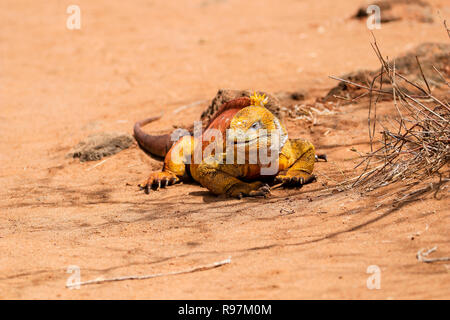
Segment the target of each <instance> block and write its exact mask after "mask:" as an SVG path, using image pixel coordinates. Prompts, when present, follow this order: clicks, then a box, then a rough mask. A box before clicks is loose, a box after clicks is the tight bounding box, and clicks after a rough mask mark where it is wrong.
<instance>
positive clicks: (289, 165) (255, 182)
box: [136, 95, 315, 198]
mask: <svg viewBox="0 0 450 320" xmlns="http://www.w3.org/2000/svg"><path fill="white" fill-rule="evenodd" d="M213 129H216V130H218V131H219V132H220V133H221V134H222V137H225V132H226V130H227V129H234V130H235V131H233V132H235V134H234V135H231V136H230V137H231V138H234V139H238V140H237V141H239V142H241V144H239V146H240V147H243V148H245V154H246V157H245V163H243V164H238V161H237V159H236V157H237V156H236V154H237V148H238V147H237V146H238V144H236V143H235V144H234V145H233V148H234V155H235V156H234V161H233V159H231V161H229V159H228V163H227V161H226V160H225V159H226V157H227V152H230V150H227V148H226V147H227V146H226V143H225V138H223V142H220V140H218V138H217V137H216V139H210V136H211V133H213ZM261 130H267V131H266V132H267V133H268V134H267V136H266V135H264V134H261V132H262V131H261ZM216 132H217V131H216ZM272 132H274V133H277V134H279V135H280V136H281V141H282V142H281V144H280V146H279V147H278V148H275V147H276V146H273V145H272V144H271V139H270V136H271V133H272ZM136 138H137V140H138V142H140V141H139V139H138V137H136ZM202 139H203V143H202V144H201V145H200V144H199V143H198V142H199V140H200V139H199V138H197V139H195V138H194V137H192V136H183V137H181V138H180V139H179V140H178V141H177V142H175V143H174V144H173V146H172V147H171V148H170V150H169V151H168V152H167V154H166V156H165V160H164V167H163V170H162V171H161V172H153V173H151V174H150V177H149V178H148V179H147V180H146V181H145V182H144V183H142V184H140V187H141V188H143V189H144V190H145V191H146V192H149V190H150V189H152V188H153V189H159V188H160V187H166V186H168V185H171V184H176V183H179V182H181V181H183V180H185V179H187V178H188V177H189V174H190V175H191V176H192V178H193V179H194V180H195V181H197V182H199V183H200V184H201V185H202V186H204V187H206V188H208V189H209V190H210V191H211V192H212V193H214V194H216V195H222V194H224V195H227V196H230V197H236V198H242V197H244V196H250V197H252V196H268V195H269V194H270V187H269V186H268V185H267V184H265V183H264V182H263V181H264V180H272V181H274V182H275V183H282V185H283V186H286V187H300V186H302V185H303V184H306V183H310V182H312V181H314V179H315V177H314V176H313V174H312V172H313V168H314V162H315V149H314V146H313V145H312V144H311V143H310V142H308V141H304V140H300V139H288V138H287V131H286V129H285V127H284V126H283V125H282V124H281V123H280V121H279V120H278V119H277V118H276V117H275V116H274V115H273V114H272V113H271V112H270V111H269V110H267V109H266V108H264V96H262V97H261V96H258V95H255V96H252V97H251V98H246V97H244V98H238V99H235V100H232V101H229V102H227V103H225V104H224V105H223V106H222V107H221V108H220V109H219V111H218V112H217V114H216V115H215V116H214V117H213V118H212V119H211V121H210V123H209V124H208V125H207V126H206V130H205V131H204V133H203V135H202ZM209 140H214V141H209ZM149 141H150V140H149ZM148 143H149V142H148V141H147V145H148ZM261 143H264V145H267V146H268V147H269V148H270V147H273V148H274V149H273V152H275V153H276V159H277V160H278V166H275V171H274V172H273V175H270V176H268V175H263V174H262V173H261V169H262V168H267V165H263V164H261V163H260V162H261V161H259V160H258V161H259V162H257V163H256V164H249V160H248V159H249V153H250V151H256V152H257V151H258V150H259V148H260V144H261ZM219 144H222V152H217V153H216V151H217V149H215V148H217V147H218V145H219ZM141 145H142V144H141ZM207 148H211V149H210V150H214V151H213V152H211V153H210V155H209V156H207V157H205V158H203V159H202V157H201V156H200V157H197V158H196V156H198V155H199V154H200V155H201V154H202V153H204V152H205V149H207ZM149 151H150V150H149ZM196 152H197V155H195V153H196ZM196 159H200V161H195V160H196ZM188 160H190V164H188V162H189V161H188ZM219 160H223V161H219ZM270 178H271V179H270Z"/></svg>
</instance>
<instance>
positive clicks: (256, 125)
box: [250, 122, 260, 129]
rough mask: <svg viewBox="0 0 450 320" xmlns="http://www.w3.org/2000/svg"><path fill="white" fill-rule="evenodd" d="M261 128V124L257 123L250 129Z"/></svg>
mask: <svg viewBox="0 0 450 320" xmlns="http://www.w3.org/2000/svg"><path fill="white" fill-rule="evenodd" d="M259 126H260V124H259V122H255V123H254V124H252V126H251V127H250V128H252V129H259Z"/></svg>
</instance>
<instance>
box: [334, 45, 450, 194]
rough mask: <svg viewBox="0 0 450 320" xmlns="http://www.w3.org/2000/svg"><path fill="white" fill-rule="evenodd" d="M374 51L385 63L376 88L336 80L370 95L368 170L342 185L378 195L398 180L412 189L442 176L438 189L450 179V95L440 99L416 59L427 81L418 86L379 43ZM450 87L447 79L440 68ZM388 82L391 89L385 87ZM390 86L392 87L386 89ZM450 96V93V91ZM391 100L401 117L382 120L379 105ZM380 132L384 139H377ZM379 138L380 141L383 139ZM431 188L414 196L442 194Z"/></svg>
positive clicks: (375, 80)
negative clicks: (380, 102) (377, 193)
mask: <svg viewBox="0 0 450 320" xmlns="http://www.w3.org/2000/svg"><path fill="white" fill-rule="evenodd" d="M372 47H373V49H374V51H375V53H376V55H377V57H378V59H379V61H380V63H381V68H380V71H379V73H378V74H376V75H375V76H374V77H373V79H372V80H371V82H370V83H368V84H359V83H355V82H352V81H350V80H345V79H340V78H334V79H336V80H340V81H343V82H345V83H346V84H347V85H350V86H356V87H358V88H360V89H364V90H365V91H366V92H367V94H368V96H369V113H368V128H369V139H370V152H368V153H366V154H361V156H362V157H363V160H362V161H361V162H360V164H358V166H357V167H362V168H363V171H362V173H361V174H360V175H359V176H358V177H355V178H354V179H351V180H349V181H346V182H345V183H343V184H342V185H341V186H343V185H345V186H347V187H360V188H361V190H362V191H363V192H367V191H372V190H375V189H377V188H379V187H382V186H386V185H389V184H392V183H395V182H398V181H402V185H404V186H406V187H407V188H411V187H412V186H415V185H417V183H418V182H423V181H426V180H428V179H429V178H430V177H433V176H439V177H440V179H439V182H438V184H437V185H435V187H436V186H437V189H438V190H439V187H440V186H441V185H442V184H445V183H446V182H448V181H450V179H449V170H448V169H449V167H448V164H449V159H450V104H449V102H448V100H447V99H448V96H447V97H445V95H444V97H441V98H438V97H436V96H435V95H434V94H433V93H432V90H431V87H430V85H429V81H428V80H427V77H426V76H425V74H424V73H423V70H422V66H421V64H420V61H419V58H417V57H416V62H417V65H418V67H419V69H420V72H421V76H422V81H420V82H418V81H412V80H409V79H408V78H407V77H405V76H404V75H402V74H401V73H399V72H398V71H397V70H396V66H395V61H389V60H388V59H385V58H384V57H383V56H382V54H381V51H380V49H379V47H378V44H377V42H376V39H375V38H374V43H373V44H372ZM434 72H436V73H437V75H439V77H441V78H442V79H443V80H444V82H445V84H446V86H447V87H448V88H450V85H449V83H448V81H447V80H446V79H445V78H444V76H443V74H442V73H441V72H440V71H439V70H438V69H437V68H434ZM386 80H388V81H387V82H388V84H389V86H387V87H388V89H385V88H384V87H383V84H384V83H386ZM385 87H386V86H385ZM447 92H449V91H447ZM386 95H388V96H390V98H391V99H392V101H393V107H394V108H395V110H396V116H395V117H394V118H392V119H389V118H388V119H383V120H381V119H378V118H377V103H378V101H380V100H381V98H383V100H386V99H384V98H385V97H386ZM377 129H381V135H380V137H379V138H377V139H375V133H376V131H377ZM377 137H378V136H377ZM435 187H433V185H431V187H430V186H429V185H427V186H426V187H425V188H422V189H420V190H422V192H420V190H419V191H418V190H416V191H414V193H410V194H408V195H415V196H417V195H420V194H423V193H424V192H428V191H432V190H436V188H435Z"/></svg>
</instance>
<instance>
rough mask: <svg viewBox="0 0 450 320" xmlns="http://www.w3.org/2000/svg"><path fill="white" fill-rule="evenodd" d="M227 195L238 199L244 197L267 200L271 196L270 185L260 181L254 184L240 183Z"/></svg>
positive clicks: (229, 190)
mask: <svg viewBox="0 0 450 320" xmlns="http://www.w3.org/2000/svg"><path fill="white" fill-rule="evenodd" d="M227 195H228V196H230V197H234V198H238V199H242V198H243V197H264V198H267V197H268V196H269V195H270V187H269V185H268V184H265V183H262V182H259V181H256V182H252V183H245V182H239V183H236V184H235V185H233V186H232V187H231V188H230V189H228V191H227Z"/></svg>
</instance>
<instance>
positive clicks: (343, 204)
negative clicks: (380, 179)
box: [0, 0, 450, 299]
mask: <svg viewBox="0 0 450 320" xmlns="http://www.w3.org/2000/svg"><path fill="white" fill-rule="evenodd" d="M73 2H74V1H66V0H60V1H35V2H30V1H25V0H2V1H1V2H0V57H1V59H0V70H1V72H0V103H1V104H0V106H1V107H0V108H1V113H0V163H1V166H0V182H1V185H2V188H1V190H0V252H1V255H0V298H3V299H9V298H19V299H26V298H32V299H35V298H51V299H60V298H68V299H86V298H89V299H92V298H94V299H102V298H113V299H117V298H132V299H134V298H146V299H147V298H149V299H174V298H189V299H191V298H193V299H197V298H206V299H211V298H219V299H222V298H228V299H230V298H244V299H245V298H268V299H272V298H275V299H276V298H286V299H296V298H319V299H325V298H350V299H358V298H363V299H373V298H374V299H401V298H408V299H416V298H426V299H435V298H446V299H448V298H450V264H449V263H437V264H425V263H420V262H418V261H417V259H416V253H417V251H418V250H419V249H421V248H430V247H433V246H438V251H437V252H436V253H434V255H436V256H449V255H450V245H449V244H450V243H449V240H450V237H449V234H450V233H449V227H448V226H449V218H450V211H449V204H450V203H449V201H448V192H447V193H445V192H444V195H445V197H444V199H442V200H440V201H438V200H436V199H434V198H433V197H432V196H428V197H427V198H425V199H423V200H421V201H417V202H414V203H410V204H407V205H405V206H402V207H396V208H394V207H392V206H390V205H388V204H386V205H383V199H384V198H385V197H387V196H389V194H390V192H391V191H390V190H387V189H381V190H379V191H377V192H376V193H375V194H373V195H372V196H370V197H367V198H362V197H361V196H360V195H359V194H358V193H357V192H346V193H338V194H331V195H327V196H324V193H323V192H321V191H320V190H323V188H324V186H323V185H324V184H325V183H331V182H333V181H335V180H340V179H341V180H342V179H343V177H345V176H349V175H351V174H353V170H352V168H353V166H354V165H355V164H356V163H357V158H356V157H355V153H354V152H351V151H350V150H349V149H350V148H352V147H355V148H357V149H358V150H367V105H364V104H355V105H349V106H345V107H341V108H340V109H339V110H340V111H339V112H338V113H337V114H336V115H332V116H326V117H325V116H324V117H321V118H319V122H318V124H317V125H315V126H311V125H307V124H306V123H305V122H302V120H295V121H294V120H288V121H287V126H288V130H289V132H290V135H291V137H303V138H307V139H310V140H311V141H312V142H313V143H314V144H315V145H316V149H317V150H318V152H320V153H322V152H325V153H327V154H328V156H329V158H330V162H328V163H322V162H321V163H318V164H317V169H316V171H317V175H318V177H319V181H318V182H317V183H314V184H311V185H308V186H306V187H304V188H302V189H301V190H281V189H280V190H275V191H274V192H273V195H272V197H271V198H269V199H267V200H264V199H243V200H240V201H239V200H234V199H223V198H217V197H215V196H212V195H211V194H209V193H208V192H207V190H206V189H203V188H201V187H200V186H198V185H195V184H184V185H179V186H174V187H171V188H168V189H166V190H161V191H159V192H153V193H151V194H150V195H145V194H144V193H143V192H141V191H139V190H138V188H137V187H136V185H137V183H138V182H141V180H142V179H143V178H145V176H146V175H148V173H149V172H150V171H151V170H156V169H158V168H161V163H160V162H159V161H157V160H155V159H152V158H150V157H149V156H147V155H146V154H145V153H144V152H142V151H141V150H140V149H139V148H138V147H136V146H134V147H132V148H130V149H128V150H125V151H123V152H121V153H119V154H117V155H115V156H113V157H110V158H107V159H108V160H107V161H106V162H104V163H102V164H101V165H99V166H97V167H93V166H94V165H95V164H96V163H98V162H86V163H80V162H79V161H78V160H74V159H68V158H66V157H65V155H66V154H67V153H68V151H69V150H70V149H71V148H72V147H73V146H74V145H76V144H77V143H78V142H79V141H80V140H82V139H84V138H85V137H86V136H88V135H89V134H91V133H95V132H107V131H123V132H129V133H131V130H132V126H133V123H134V122H135V121H136V120H138V119H142V118H144V117H147V116H151V115H155V114H159V113H160V112H161V111H164V116H163V118H162V120H161V121H158V122H155V123H154V124H153V125H152V126H149V128H148V129H147V130H149V131H151V132H158V131H162V130H167V129H170V128H172V126H173V125H189V124H192V122H193V121H194V120H197V119H198V118H199V116H200V114H201V112H202V110H203V109H204V108H205V106H206V103H203V104H198V105H196V106H195V107H192V108H188V109H186V110H184V111H183V112H181V113H177V114H174V113H173V111H174V110H176V109H177V108H179V107H180V106H183V105H186V104H190V103H192V102H195V101H199V100H210V99H212V98H213V97H214V95H215V93H216V91H217V90H218V89H219V88H236V89H259V90H265V91H268V92H278V91H293V90H298V89H304V90H307V92H308V94H309V95H310V97H313V98H314V97H317V96H320V95H322V94H324V93H325V92H326V91H327V89H329V88H330V87H332V86H333V85H334V84H335V82H334V81H333V80H331V79H329V78H328V76H329V75H341V74H343V73H346V72H350V71H353V70H357V69H360V68H369V69H374V68H376V67H378V62H377V59H376V57H375V55H374V54H373V52H372V51H371V48H370V44H369V41H370V40H371V36H370V33H369V31H368V29H367V28H366V24H365V21H356V20H352V19H350V16H351V15H352V14H354V13H355V12H356V9H357V7H358V6H359V5H360V4H361V2H359V1H345V2H344V1H339V2H336V1H334V0H323V1H306V0H304V1H299V0H295V1H294V0H285V1H264V2H261V1H253V0H252V1H245V2H244V1H237V0H223V1H219V0H193V1H159V0H158V1H157V0H154V1H144V0H133V1H106V0H97V1H88V0H77V1H76V4H78V5H79V6H80V8H81V14H82V26H81V30H75V31H71V30H68V29H67V28H66V19H67V17H68V14H67V13H66V8H67V6H68V5H69V4H72V3H73ZM337 3H339V4H337ZM430 3H431V4H432V5H433V8H434V10H435V11H434V13H435V15H434V17H435V22H434V23H419V22H417V21H398V22H393V23H389V24H383V25H382V29H381V30H376V36H377V39H378V41H379V43H380V44H381V47H382V50H383V51H384V53H385V54H386V55H389V56H390V57H393V56H396V55H398V54H400V53H403V52H405V51H406V50H408V49H411V48H413V47H414V46H415V45H418V44H420V43H423V42H426V41H435V42H446V41H448V38H447V35H446V33H445V31H444V29H443V27H442V24H441V21H439V16H438V15H437V13H436V11H437V10H439V11H440V13H439V14H440V16H441V17H446V18H447V19H448V18H449V17H450V7H449V6H448V3H447V6H446V5H445V3H446V1H430ZM388 107H389V105H388V104H387V105H386V108H388ZM325 133H326V135H325ZM228 257H231V259H232V262H231V264H228V265H226V266H222V267H220V268H217V269H214V270H207V271H202V272H197V273H191V274H184V275H178V276H171V277H161V278H155V279H149V280H139V281H124V282H114V283H105V284H100V285H91V286H85V287H82V288H81V289H79V290H69V289H67V288H66V287H65V284H66V281H67V279H68V277H69V276H70V274H68V273H67V272H66V270H67V268H68V266H70V265H76V266H79V267H80V270H81V280H82V281H83V280H90V279H94V278H97V277H115V276H122V275H133V274H138V275H143V274H150V273H159V272H171V271H177V270H183V269H188V268H191V267H194V266H197V265H203V264H208V263H211V262H215V261H220V260H223V259H226V258H228ZM370 265H376V266H378V267H379V268H380V271H381V282H380V284H381V287H380V289H379V290H369V289H368V288H367V286H366V280H367V278H368V277H369V276H370V274H368V273H367V268H368V267H369V266H370Z"/></svg>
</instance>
